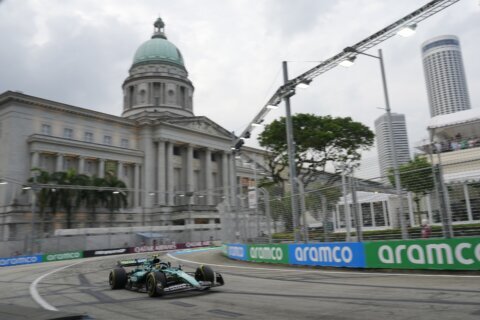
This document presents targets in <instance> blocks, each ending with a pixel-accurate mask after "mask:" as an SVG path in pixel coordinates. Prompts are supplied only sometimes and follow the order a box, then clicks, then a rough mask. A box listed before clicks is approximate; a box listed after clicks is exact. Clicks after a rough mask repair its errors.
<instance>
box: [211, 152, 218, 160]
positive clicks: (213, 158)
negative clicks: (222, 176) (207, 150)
mask: <svg viewBox="0 0 480 320" xmlns="http://www.w3.org/2000/svg"><path fill="white" fill-rule="evenodd" d="M210 160H212V161H213V162H216V161H217V154H216V153H212V154H210Z"/></svg>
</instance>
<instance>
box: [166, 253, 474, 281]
mask: <svg viewBox="0 0 480 320" xmlns="http://www.w3.org/2000/svg"><path fill="white" fill-rule="evenodd" d="M167 256H169V257H170V258H173V259H175V260H178V261H183V262H188V263H193V264H205V263H204V262H197V261H192V260H187V259H180V258H177V257H175V256H173V255H172V254H170V253H169V254H167ZM207 264H208V265H209V266H214V267H222V268H234V269H247V270H266V271H282V272H296V273H300V272H304V273H328V274H357V275H359V274H360V275H377V276H383V277H389V276H403V277H444V278H476V279H480V276H470V275H450V274H419V273H383V272H362V271H327V270H302V269H290V268H289V269H285V268H284V269H280V268H260V267H244V266H231V265H225V264H212V263H207Z"/></svg>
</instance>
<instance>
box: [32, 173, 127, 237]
mask: <svg viewBox="0 0 480 320" xmlns="http://www.w3.org/2000/svg"><path fill="white" fill-rule="evenodd" d="M32 171H34V172H36V176H37V177H36V178H35V180H34V179H33V178H30V179H29V180H28V181H29V182H30V183H32V182H34V181H35V182H36V183H39V184H50V185H52V186H57V187H56V188H55V187H52V188H42V189H41V190H40V191H39V192H38V203H39V211H40V212H39V213H40V219H41V220H42V224H43V223H44V219H45V218H47V217H45V213H46V212H47V208H50V210H49V211H50V212H51V214H53V215H55V214H56V212H57V210H58V209H64V210H65V212H66V227H67V229H70V228H72V227H73V221H72V219H73V213H74V211H75V210H77V209H78V208H81V207H84V208H86V209H87V210H88V211H89V220H90V221H89V224H90V225H91V226H93V223H94V221H95V219H96V217H95V215H96V209H97V208H98V207H104V208H107V209H108V211H109V212H110V224H111V225H112V224H113V214H114V212H115V211H117V210H118V209H120V208H122V207H126V206H127V205H128V203H127V196H128V195H127V193H126V192H118V193H113V192H112V191H111V189H112V188H118V189H125V188H126V184H125V183H124V182H123V181H121V180H119V179H117V177H116V176H112V175H109V174H107V175H106V176H105V177H104V178H99V177H96V176H93V177H90V176H87V175H84V174H77V173H76V172H75V171H74V170H68V171H58V172H53V173H49V172H47V171H44V170H42V169H40V168H34V169H32ZM62 186H80V187H84V188H78V189H75V188H69V187H68V188H62ZM102 188H109V189H108V190H102ZM48 218H50V217H48ZM43 229H44V228H43V227H42V230H43Z"/></svg>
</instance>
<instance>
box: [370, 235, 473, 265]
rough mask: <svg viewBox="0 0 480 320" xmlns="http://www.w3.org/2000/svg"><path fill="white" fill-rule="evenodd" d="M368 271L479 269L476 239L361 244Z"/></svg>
mask: <svg viewBox="0 0 480 320" xmlns="http://www.w3.org/2000/svg"><path fill="white" fill-rule="evenodd" d="M365 253H366V257H367V267H368V268H392V269H445V270H480V238H456V239H439V240H434V239H432V240H426V239H422V240H407V241H379V242H367V243H365Z"/></svg>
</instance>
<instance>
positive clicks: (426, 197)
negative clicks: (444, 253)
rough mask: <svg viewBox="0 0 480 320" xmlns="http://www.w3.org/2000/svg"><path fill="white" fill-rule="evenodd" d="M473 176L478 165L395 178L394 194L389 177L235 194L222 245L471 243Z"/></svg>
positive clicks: (479, 219)
mask: <svg viewBox="0 0 480 320" xmlns="http://www.w3.org/2000/svg"><path fill="white" fill-rule="evenodd" d="M478 168H479V162H478V161H466V162H454V163H447V164H443V165H439V164H435V165H433V166H428V167H426V168H419V169H413V170H408V171H406V170H400V180H401V185H402V188H401V192H400V194H399V193H398V192H397V191H396V188H395V185H394V178H393V173H392V175H391V176H385V177H378V178H374V179H361V178H358V177H355V176H354V175H353V174H352V173H349V174H331V173H323V174H318V177H317V178H316V179H314V182H311V183H309V184H308V185H306V186H303V185H302V182H301V179H298V180H299V181H298V182H297V183H298V185H297V190H299V191H298V192H297V193H296V194H293V195H292V191H291V189H292V188H291V186H290V184H289V183H287V182H284V183H279V184H274V185H271V184H270V185H268V186H264V187H263V188H259V189H258V190H261V192H258V193H259V195H257V196H252V195H251V194H252V193H254V192H255V189H251V190H249V191H248V192H249V194H242V193H239V197H238V198H239V202H238V208H231V209H232V210H231V211H230V212H226V213H225V215H226V216H229V217H230V218H229V219H222V225H223V226H224V228H225V229H224V230H229V231H228V232H227V233H225V234H224V237H223V239H224V240H225V241H230V242H231V241H237V242H247V243H267V242H276V243H283V242H338V241H367V240H392V239H415V238H452V237H459V236H478V235H480V171H479V172H478V173H477V174H475V170H476V169H478ZM300 178H301V177H300ZM249 195H250V196H249ZM292 197H293V201H296V202H297V203H296V204H297V205H296V207H297V208H298V212H297V213H294V212H293V211H292ZM255 199H256V201H255ZM295 219H296V223H295ZM294 226H297V228H296V229H294ZM402 229H404V230H405V233H402ZM234 235H235V236H234Z"/></svg>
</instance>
